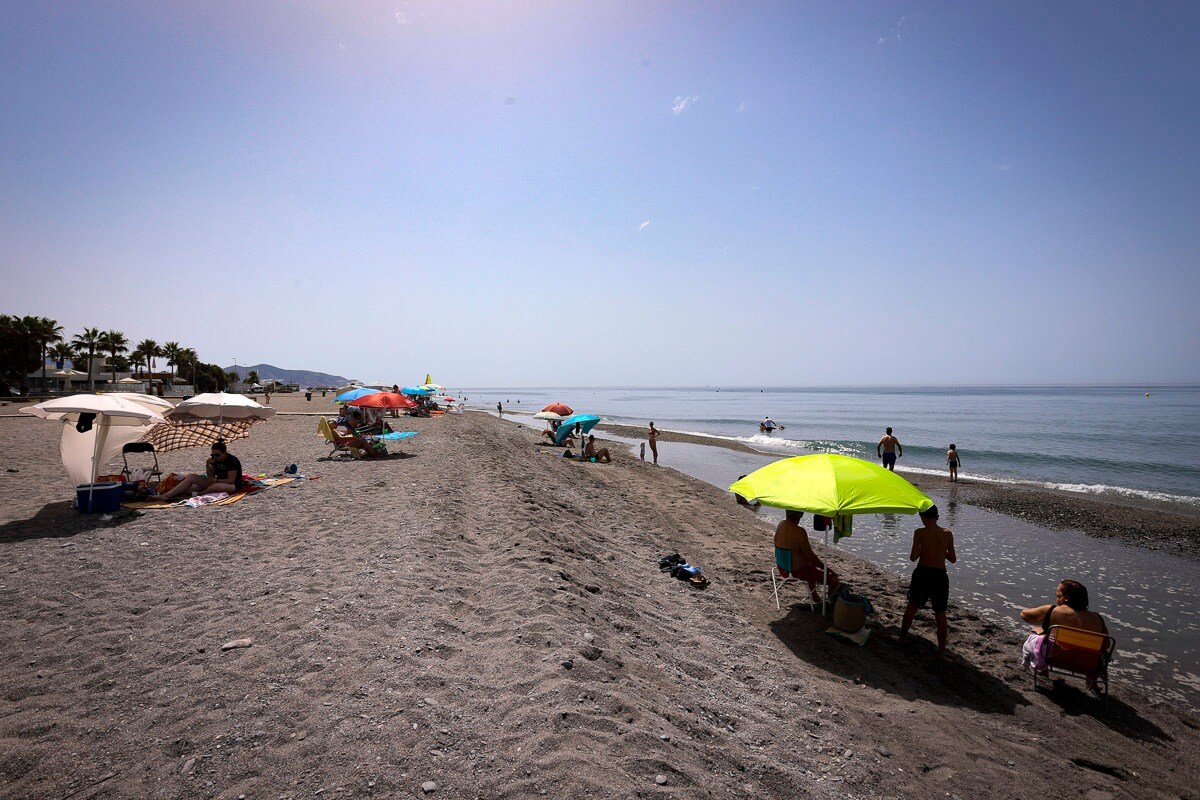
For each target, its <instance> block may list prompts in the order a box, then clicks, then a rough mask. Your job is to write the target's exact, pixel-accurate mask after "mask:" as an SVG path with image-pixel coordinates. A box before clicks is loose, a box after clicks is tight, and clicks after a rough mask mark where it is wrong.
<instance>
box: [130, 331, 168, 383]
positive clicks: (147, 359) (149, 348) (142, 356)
mask: <svg viewBox="0 0 1200 800" xmlns="http://www.w3.org/2000/svg"><path fill="white" fill-rule="evenodd" d="M131 355H132V357H133V361H134V363H135V364H138V365H141V364H145V365H146V372H148V373H150V377H151V378H153V377H154V357H155V356H158V355H162V348H161V347H159V346H158V342H156V341H154V340H153V339H142V340H141V341H140V342H138V345H137V347H136V348H134V351H133V353H131Z"/></svg>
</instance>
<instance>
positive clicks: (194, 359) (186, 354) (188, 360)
mask: <svg viewBox="0 0 1200 800" xmlns="http://www.w3.org/2000/svg"><path fill="white" fill-rule="evenodd" d="M199 361H200V356H198V355H196V351H195V350H193V349H192V348H190V347H185V348H184V349H183V350H181V351H179V365H180V366H181V367H184V368H187V367H191V369H192V391H193V392H194V391H196V364H197V363H199Z"/></svg>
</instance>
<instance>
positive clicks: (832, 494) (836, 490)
mask: <svg viewBox="0 0 1200 800" xmlns="http://www.w3.org/2000/svg"><path fill="white" fill-rule="evenodd" d="M729 491H731V492H733V493H734V494H737V495H740V496H742V497H744V498H746V500H748V501H749V502H751V503H756V502H757V503H761V504H763V505H764V506H774V507H775V508H783V509H791V510H794V511H807V512H809V513H811V514H820V515H821V516H823V517H830V518H835V517H845V516H848V515H854V514H916V513H919V512H921V511H924V510H925V509H927V508H929V507H930V506H932V505H933V501H932V500H930V499H929V498H928V497H926V496H925V495H924V494H923V493H922V492H921V490H919V489H918V488H917V487H915V486H913V485H912V484H911V483H909V482H908V481H906V480H904V478H902V477H900V476H899V475H897V474H896V473H894V472H892V471H891V470H887V469H884V468H883V467H881V466H879V465H878V464H875V463H872V462H870V461H864V460H863V459H861V458H851V457H849V456H842V455H837V454H836V453H818V454H816V455H811V456H794V457H792V458H783V459H780V460H779V461H775V462H772V463H770V464H768V465H767V466H765V467H763V468H761V469H758V470H755V471H754V472H751V473H750V474H749V475H747V476H746V477H744V478H741V479H739V480H738V481H737V482H735V483H734V484H733V485H732V486H730V487H729ZM835 542H836V538H835ZM825 548H826V550H828V548H829V531H828V529H827V530H826V531H825ZM823 582H824V584H825V597H824V598H823V599H822V602H821V608H822V610H824V607H825V600H827V599H828V596H829V565H828V564H826V566H825V575H824V581H823Z"/></svg>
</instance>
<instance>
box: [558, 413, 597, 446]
mask: <svg viewBox="0 0 1200 800" xmlns="http://www.w3.org/2000/svg"><path fill="white" fill-rule="evenodd" d="M598 422H600V418H599V417H597V416H596V415H595V414H572V415H571V416H569V417H567V418H566V419H564V420H563V421H562V422H560V423H559V424H558V432H557V433H555V434H554V443H555V444H562V443H563V439H566V438H567V434H569V433H570V432H571V431H573V430H574V429H575V426H576V424H578V425H579V426H580V427H581V428H582V429H583V432H584V433H588V432H589V431H590V430H591V429H592V428H594V427H596V424H597V423H598Z"/></svg>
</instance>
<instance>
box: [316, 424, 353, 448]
mask: <svg viewBox="0 0 1200 800" xmlns="http://www.w3.org/2000/svg"><path fill="white" fill-rule="evenodd" d="M317 433H319V434H320V435H321V436H324V437H325V441H327V442H329V444H331V445H332V446H333V449H332V450H330V451H329V456H330V457H332V456H333V455H334V454H336V453H346V454H347V455H350V456H354V455H355V452H354V448H352V447H350V442H352V441H353V440H354V437H352V436H343V435H342V434H340V433H338V432H337V431H336V430H335V429H334V427H333V425H331V424H330V422H329V420H328V418H326V417H321V418H320V420H318V421H317ZM356 457H357V456H356Z"/></svg>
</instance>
